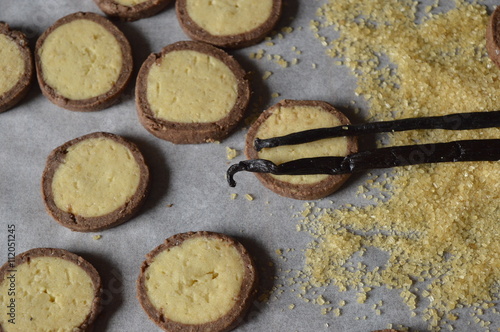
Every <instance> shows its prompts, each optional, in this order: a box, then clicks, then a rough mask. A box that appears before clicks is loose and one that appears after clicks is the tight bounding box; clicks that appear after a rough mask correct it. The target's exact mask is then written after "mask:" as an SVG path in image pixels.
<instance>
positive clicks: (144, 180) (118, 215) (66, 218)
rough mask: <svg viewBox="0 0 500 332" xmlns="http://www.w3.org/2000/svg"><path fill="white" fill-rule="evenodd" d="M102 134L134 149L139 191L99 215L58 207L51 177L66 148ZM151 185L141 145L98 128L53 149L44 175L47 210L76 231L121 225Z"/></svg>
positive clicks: (136, 210)
mask: <svg viewBox="0 0 500 332" xmlns="http://www.w3.org/2000/svg"><path fill="white" fill-rule="evenodd" d="M99 137H104V138H107V139H111V140H113V141H115V142H117V143H119V144H122V145H123V146H125V147H126V148H128V149H129V150H130V151H131V153H132V155H133V156H134V158H135V161H136V162H137V164H138V165H139V169H140V180H139V185H138V187H137V190H136V192H135V193H134V195H133V196H132V197H131V198H130V199H129V200H128V201H127V202H125V204H123V205H122V206H120V207H118V208H117V209H116V210H114V211H113V212H110V213H108V214H105V215H103V216H99V217H82V216H78V215H75V214H72V213H68V212H66V211H63V210H61V209H59V208H58V207H57V205H56V203H55V202H54V197H53V194H52V180H53V178H54V174H55V172H56V170H57V168H58V167H59V165H61V163H62V162H63V161H64V158H65V155H66V152H67V149H68V148H69V147H71V146H72V145H74V144H77V143H80V142H82V141H84V140H87V139H91V138H99ZM148 187H149V168H148V166H147V165H146V162H145V160H144V157H143V155H142V153H141V151H140V150H139V148H138V147H137V146H136V145H135V144H134V143H132V142H130V141H128V140H126V139H125V138H123V137H121V136H118V135H115V134H111V133H105V132H95V133H91V134H87V135H84V136H81V137H77V138H75V139H72V140H70V141H68V142H66V143H64V144H63V145H61V146H59V147H57V148H55V149H54V150H52V152H51V153H50V155H49V156H48V158H47V162H46V165H45V169H44V171H43V175H42V198H43V201H44V203H45V207H46V210H47V212H48V213H49V214H50V215H51V216H52V217H53V218H54V219H55V220H56V221H57V222H59V223H60V224H61V225H63V226H65V227H67V228H69V229H71V230H73V231H77V232H96V231H100V230H104V229H108V228H111V227H115V226H118V225H120V224H122V223H124V222H125V221H127V220H129V219H130V218H132V217H133V216H134V215H135V214H136V213H137V212H138V211H139V209H140V208H141V207H142V204H143V203H144V201H145V199H146V196H147V193H148Z"/></svg>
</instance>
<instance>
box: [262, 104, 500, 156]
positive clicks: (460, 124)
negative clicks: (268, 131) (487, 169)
mask: <svg viewBox="0 0 500 332" xmlns="http://www.w3.org/2000/svg"><path fill="white" fill-rule="evenodd" d="M492 127H500V111H491V112H471V113H457V114H449V115H444V116H433V117H423V118H409V119H400V120H394V121H380V122H371V123H364V124H359V125H345V126H338V127H330V128H318V129H310V130H305V131H301V132H297V133H292V134H289V135H285V136H280V137H272V138H267V139H259V138H256V139H255V142H254V147H255V149H256V150H257V151H260V150H262V149H263V148H272V147H277V146H281V145H292V144H301V143H308V142H312V141H317V140H320V139H324V138H332V137H341V136H358V135H366V134H375V133H384V132H394V131H406V130H415V129H447V130H468V129H480V128H492Z"/></svg>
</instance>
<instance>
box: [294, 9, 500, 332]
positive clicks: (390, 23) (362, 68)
mask: <svg viewBox="0 0 500 332" xmlns="http://www.w3.org/2000/svg"><path fill="white" fill-rule="evenodd" d="M422 3H427V5H424V4H422ZM446 4H447V5H451V6H450V8H442V7H441V6H438V1H435V3H429V2H418V3H417V1H410V0H403V1H395V0H371V1H354V0H329V1H328V2H327V3H326V4H325V5H323V6H322V7H321V8H319V9H318V20H316V21H313V22H311V28H312V30H313V32H314V34H315V36H316V38H318V39H319V40H320V41H321V43H322V44H323V45H325V46H326V49H327V54H329V55H330V56H331V57H332V58H334V59H332V62H333V63H335V64H341V65H345V66H348V67H349V68H351V69H352V72H353V74H354V75H355V76H356V77H357V80H358V82H357V83H358V87H357V89H356V93H357V94H358V95H359V96H362V97H364V98H365V99H366V100H367V101H368V105H369V106H368V112H369V118H370V119H369V120H389V119H393V118H408V117H421V116H434V115H444V114H450V113H456V112H472V111H488V110H495V109H500V69H499V68H497V67H495V66H494V65H493V63H492V62H491V61H490V60H489V58H488V56H487V54H486V50H485V31H486V25H487V21H488V12H487V10H486V7H485V6H483V5H480V4H477V3H474V4H470V3H467V2H464V1H461V0H456V1H449V2H446ZM331 36H334V37H331ZM330 39H331V40H330ZM499 137H500V129H499V128H493V129H484V130H483V129H481V130H470V131H461V132H456V131H455V132H453V131H444V130H427V131H411V132H403V133H394V134H389V135H388V137H387V138H386V139H387V140H388V144H389V145H405V144H416V143H430V142H446V141H451V140H462V139H486V138H499ZM499 180H500V163H498V162H476V163H449V164H436V165H419V166H410V167H402V168H397V169H393V170H391V171H390V173H388V174H383V175H379V176H376V177H374V178H373V179H372V180H370V181H368V182H367V183H366V184H365V185H364V186H362V187H361V188H359V190H358V196H359V198H360V200H361V201H363V199H365V200H366V204H364V206H359V207H356V206H350V205H347V206H342V207H340V208H339V207H338V206H335V207H334V208H332V209H322V210H321V211H319V212H316V213H313V214H309V213H308V211H309V208H306V210H305V211H303V215H304V216H305V218H304V219H303V220H301V222H300V225H299V226H300V227H299V228H300V229H302V230H305V231H307V232H309V233H310V234H312V235H313V236H314V238H315V239H314V241H313V242H312V243H311V244H310V246H309V248H308V249H307V250H306V254H305V261H306V263H305V265H306V266H305V269H304V272H305V273H304V274H301V275H302V276H303V277H304V276H305V279H306V280H308V283H309V285H313V286H312V287H313V288H314V287H324V286H327V285H334V286H336V287H337V288H338V290H339V291H344V290H349V289H351V290H352V289H356V290H357V291H359V292H360V295H359V297H358V299H359V301H358V302H359V303H362V302H363V295H364V298H366V295H368V296H369V293H370V291H371V290H372V289H373V288H374V287H379V286H381V287H388V288H390V289H397V290H399V291H400V295H401V297H402V299H403V300H404V302H405V303H406V304H407V305H408V307H409V309H411V310H412V311H413V314H412V315H414V316H416V315H417V310H416V309H417V307H418V316H419V317H421V318H422V319H424V320H426V321H427V322H428V325H429V327H430V328H432V329H436V328H442V327H445V326H446V327H447V328H448V329H450V330H452V329H454V326H455V325H454V324H455V321H456V320H457V319H460V318H461V315H462V314H461V312H460V310H459V309H460V308H463V307H471V308H472V311H473V312H474V315H473V317H472V318H470V317H468V318H464V319H466V320H470V319H472V321H473V323H475V324H477V326H478V327H484V328H485V329H487V330H488V329H490V328H492V327H493V326H492V324H491V322H489V321H487V320H485V319H483V318H482V317H483V316H481V315H482V314H483V313H486V312H488V313H490V314H492V315H497V314H498V311H497V309H496V308H495V303H494V301H497V300H498V298H499V295H500V241H499V235H500V204H499V202H500V181H499ZM367 193H368V194H367ZM369 247H374V248H378V249H380V250H382V251H384V252H386V253H387V255H388V260H387V262H386V263H385V264H384V265H383V266H380V267H378V268H375V269H367V267H366V265H364V264H358V265H357V266H355V267H353V266H351V265H349V264H348V263H349V260H350V259H352V257H353V256H354V255H355V254H359V253H362V252H363V251H364V250H366V248H369ZM417 283H418V284H419V285H425V286H424V287H420V286H419V287H420V289H418V290H417V289H416V287H415V285H416V284H417ZM497 317H498V316H497ZM495 331H496V329H495Z"/></svg>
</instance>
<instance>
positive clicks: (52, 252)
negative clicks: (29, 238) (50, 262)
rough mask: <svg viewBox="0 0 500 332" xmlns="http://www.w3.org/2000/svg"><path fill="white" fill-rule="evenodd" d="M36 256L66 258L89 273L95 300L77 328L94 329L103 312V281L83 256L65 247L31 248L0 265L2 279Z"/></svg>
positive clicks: (79, 329) (0, 329)
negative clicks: (96, 320) (95, 322)
mask: <svg viewBox="0 0 500 332" xmlns="http://www.w3.org/2000/svg"><path fill="white" fill-rule="evenodd" d="M36 257H57V258H61V259H65V260H67V261H69V262H71V263H74V264H76V265H77V266H78V267H80V268H81V269H83V270H84V271H85V272H86V273H87V275H88V276H89V277H90V279H91V280H92V284H93V286H94V300H93V301H92V304H91V307H90V312H89V314H88V315H87V317H86V318H85V320H84V321H83V322H82V324H81V325H80V326H78V327H77V328H78V331H92V327H93V323H94V321H95V319H96V318H97V316H98V315H99V313H100V312H101V294H102V281H101V277H100V275H99V273H98V272H97V270H96V269H95V268H94V266H93V265H92V264H90V263H89V262H88V261H86V260H85V259H83V258H82V257H80V256H78V255H76V254H74V253H72V252H70V251H67V250H65V249H59V248H34V249H30V250H28V251H25V252H23V253H21V254H19V255H16V256H15V258H14V260H13V262H12V260H8V261H7V262H6V263H5V264H4V265H2V267H0V281H3V280H4V279H5V277H6V275H8V274H10V273H12V270H13V269H14V270H15V268H16V267H17V266H19V265H21V264H23V263H26V262H29V261H30V260H31V259H32V258H36ZM1 331H3V329H2V327H1V326H0V332H1Z"/></svg>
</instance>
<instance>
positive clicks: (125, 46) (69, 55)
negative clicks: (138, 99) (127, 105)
mask: <svg viewBox="0 0 500 332" xmlns="http://www.w3.org/2000/svg"><path fill="white" fill-rule="evenodd" d="M35 65H36V70H37V78H38V82H39V84H40V88H41V90H42V93H43V94H44V95H45V96H46V97H47V98H48V99H49V100H50V101H52V102H53V103H54V104H56V105H58V106H60V107H63V108H66V109H68V110H72V111H97V110H101V109H104V108H107V107H109V106H110V105H112V104H113V103H114V102H115V101H116V99H117V98H118V96H119V95H120V93H121V92H122V91H123V90H124V89H125V86H126V85H127V83H128V81H129V79H130V76H131V74H132V66H133V64H132V52H131V48H130V44H129V42H128V40H127V38H126V37H125V35H124V34H123V33H122V32H121V31H120V30H119V29H118V28H117V27H116V26H114V25H113V24H112V23H111V22H110V21H108V20H107V19H105V18H104V17H102V16H100V15H97V14H94V13H82V12H79V13H74V14H71V15H68V16H65V17H63V18H61V19H59V20H58V21H57V22H56V23H54V25H52V26H51V27H50V28H48V29H47V30H46V31H45V32H44V33H43V34H42V35H41V36H40V38H39V39H38V41H37V43H36V50H35Z"/></svg>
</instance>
